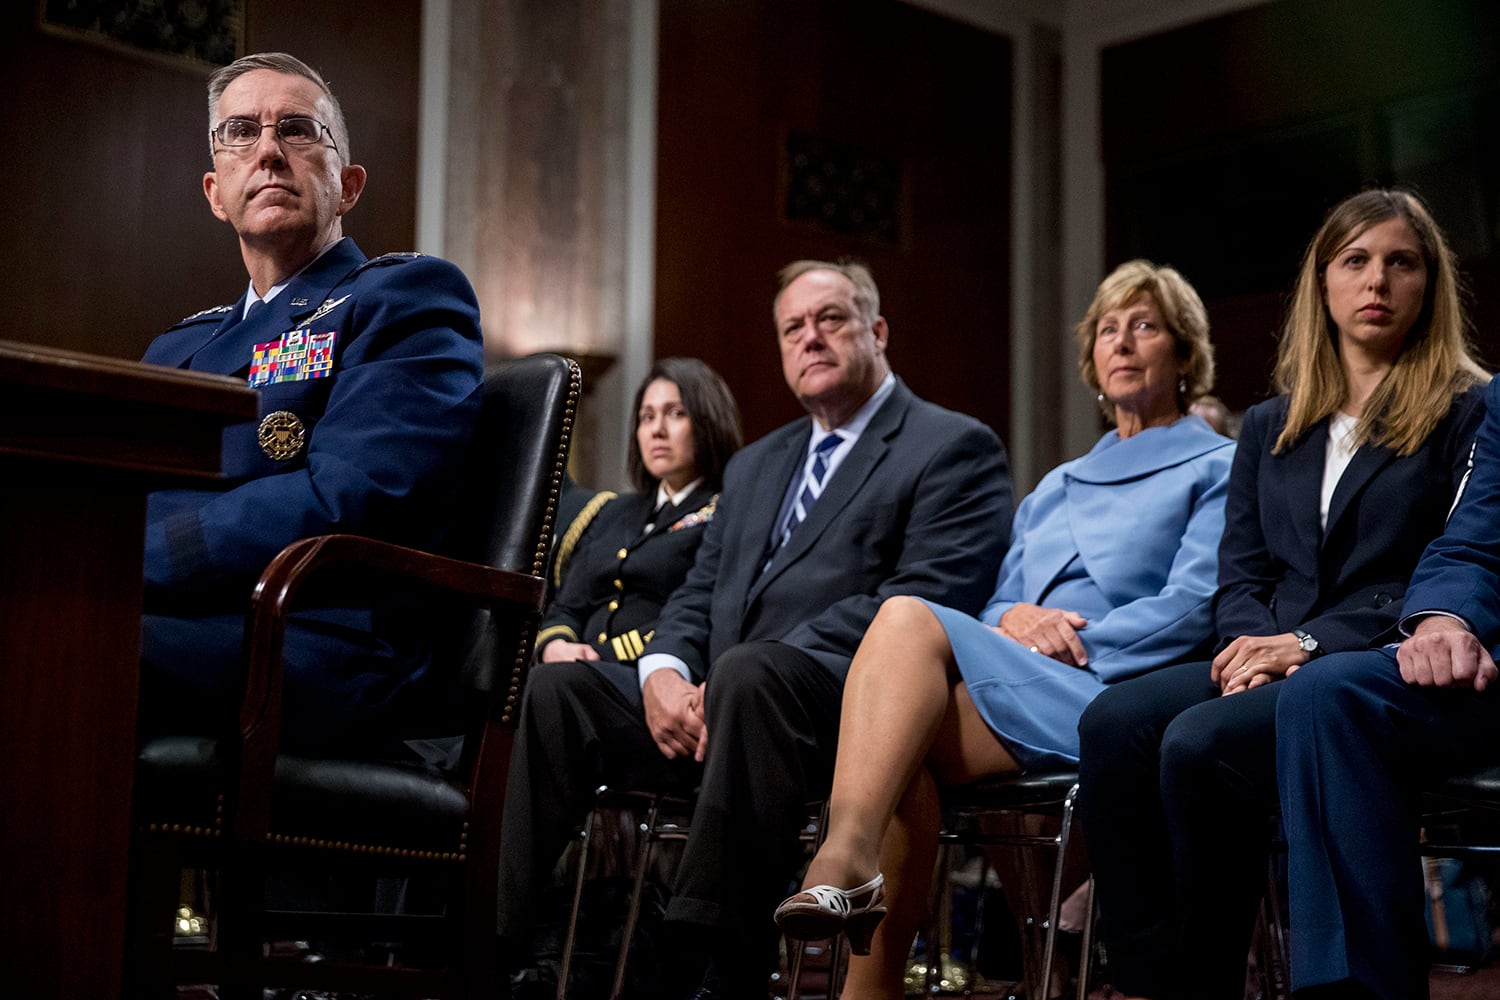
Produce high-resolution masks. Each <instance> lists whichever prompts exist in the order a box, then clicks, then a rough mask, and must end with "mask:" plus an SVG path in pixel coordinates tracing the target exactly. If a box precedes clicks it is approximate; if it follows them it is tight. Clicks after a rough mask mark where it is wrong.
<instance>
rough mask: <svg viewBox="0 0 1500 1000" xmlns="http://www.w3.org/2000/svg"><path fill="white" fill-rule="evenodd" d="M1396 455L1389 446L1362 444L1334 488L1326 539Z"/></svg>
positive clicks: (1329, 506) (1324, 533) (1325, 533)
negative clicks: (1367, 486) (1353, 503)
mask: <svg viewBox="0 0 1500 1000" xmlns="http://www.w3.org/2000/svg"><path fill="white" fill-rule="evenodd" d="M1395 457H1396V455H1395V452H1393V451H1391V450H1390V449H1389V448H1383V447H1381V446H1380V445H1375V444H1363V445H1360V447H1359V449H1358V450H1357V451H1355V453H1354V456H1353V457H1352V458H1350V459H1349V464H1348V466H1346V467H1345V468H1344V474H1343V475H1342V476H1340V477H1339V482H1338V485H1337V486H1335V487H1334V488H1333V498H1332V499H1331V500H1329V502H1328V527H1327V528H1326V529H1324V531H1323V538H1324V540H1325V541H1326V540H1327V539H1328V538H1329V537H1331V536H1332V535H1333V529H1334V526H1335V525H1337V524H1338V523H1339V518H1341V517H1343V516H1344V512H1345V511H1347V510H1348V509H1349V505H1350V503H1351V502H1353V500H1354V498H1355V497H1357V496H1359V493H1360V491H1361V490H1363V489H1364V488H1365V485H1366V484H1367V483H1368V482H1369V481H1370V480H1371V479H1372V478H1374V476H1375V474H1376V473H1377V472H1379V471H1380V470H1381V469H1383V468H1385V467H1386V465H1388V464H1389V463H1390V461H1391V459H1393V458H1395Z"/></svg>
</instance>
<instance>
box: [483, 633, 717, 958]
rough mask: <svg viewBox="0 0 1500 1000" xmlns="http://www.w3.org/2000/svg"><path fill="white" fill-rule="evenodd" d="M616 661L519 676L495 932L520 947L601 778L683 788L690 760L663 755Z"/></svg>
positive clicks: (542, 667) (632, 785)
mask: <svg viewBox="0 0 1500 1000" xmlns="http://www.w3.org/2000/svg"><path fill="white" fill-rule="evenodd" d="M627 669H628V670H630V671H631V672H632V673H633V672H634V669H633V668H626V667H623V666H621V665H620V664H610V663H606V664H593V663H585V662H582V661H579V662H573V663H539V664H537V665H536V666H535V667H533V668H532V670H531V674H530V676H528V677H527V679H526V693H525V695H524V696H523V698H522V701H521V719H520V725H519V728H518V730H517V733H516V742H515V748H514V750H513V752H512V755H511V759H510V773H509V778H508V780H507V783H506V788H505V813H504V816H503V817H502V820H501V830H500V903H499V913H498V920H497V922H498V930H499V933H500V936H501V937H502V938H504V939H505V940H506V943H507V945H508V946H509V947H510V948H512V949H514V950H515V951H517V952H521V953H524V952H525V951H526V950H527V949H528V948H529V945H530V937H531V930H532V919H533V916H534V913H535V910H536V906H537V903H538V901H539V900H540V898H541V894H542V891H543V890H544V889H545V888H546V887H547V884H548V882H549V881H550V876H551V873H552V870H553V867H554V866H555V865H556V864H557V859H558V856H559V855H561V854H562V850H563V848H564V847H565V846H566V845H567V843H568V841H569V840H570V839H571V838H572V836H573V834H574V832H575V831H576V830H577V829H578V826H579V824H580V823H581V822H582V821H583V817H584V816H585V815H586V814H587V813H588V811H589V809H590V808H591V807H592V806H593V803H594V794H595V791H596V789H598V787H599V786H600V785H609V786H611V787H614V788H627V789H644V790H651V791H671V792H678V793H682V794H687V793H690V792H691V791H692V790H693V788H694V786H695V785H696V784H697V781H698V775H699V770H700V769H699V766H698V765H697V764H696V763H695V762H694V761H692V760H691V759H687V760H681V759H679V760H668V759H667V758H666V757H663V756H662V753H661V751H660V750H658V749H657V748H656V744H655V743H654V742H653V741H652V739H651V731H650V730H649V729H647V728H646V718H645V715H644V713H643V711H642V708H641V702H640V692H639V690H637V691H636V692H635V698H634V699H632V698H631V697H630V695H629V693H628V691H629V689H628V687H626V686H625V685H621V684H617V683H615V681H614V680H612V679H611V678H610V677H609V676H608V675H607V673H606V671H611V670H612V671H624V670H627Z"/></svg>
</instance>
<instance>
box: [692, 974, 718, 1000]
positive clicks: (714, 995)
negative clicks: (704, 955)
mask: <svg viewBox="0 0 1500 1000" xmlns="http://www.w3.org/2000/svg"><path fill="white" fill-rule="evenodd" d="M721 995H722V992H721V991H720V989H719V973H718V970H717V969H715V968H714V967H713V966H712V965H709V967H708V968H706V969H704V970H703V982H701V983H699V984H698V988H697V989H695V990H693V992H691V993H689V994H688V995H687V1000H719V997H720V996H721Z"/></svg>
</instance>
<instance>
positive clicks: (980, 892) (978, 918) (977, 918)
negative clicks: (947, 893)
mask: <svg viewBox="0 0 1500 1000" xmlns="http://www.w3.org/2000/svg"><path fill="white" fill-rule="evenodd" d="M989 883H990V859H989V855H987V854H985V853H984V851H980V852H979V882H978V885H977V886H976V888H975V896H974V941H973V943H972V944H970V945H969V982H968V985H967V986H965V987H964V996H966V997H967V996H973V995H974V984H975V982H977V981H978V979H979V946H980V944H981V943H982V942H983V941H984V916H985V907H984V901H985V897H986V896H988V895H989Z"/></svg>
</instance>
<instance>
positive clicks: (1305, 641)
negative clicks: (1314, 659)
mask: <svg viewBox="0 0 1500 1000" xmlns="http://www.w3.org/2000/svg"><path fill="white" fill-rule="evenodd" d="M1292 635H1295V636H1296V637H1297V645H1299V646H1301V647H1302V652H1304V653H1306V654H1307V655H1308V656H1317V655H1318V653H1319V652H1321V649H1320V647H1319V646H1318V640H1316V639H1314V638H1313V637H1312V636H1311V635H1309V634H1308V633H1306V632H1304V631H1302V630H1301V629H1300V628H1294V629H1292Z"/></svg>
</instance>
